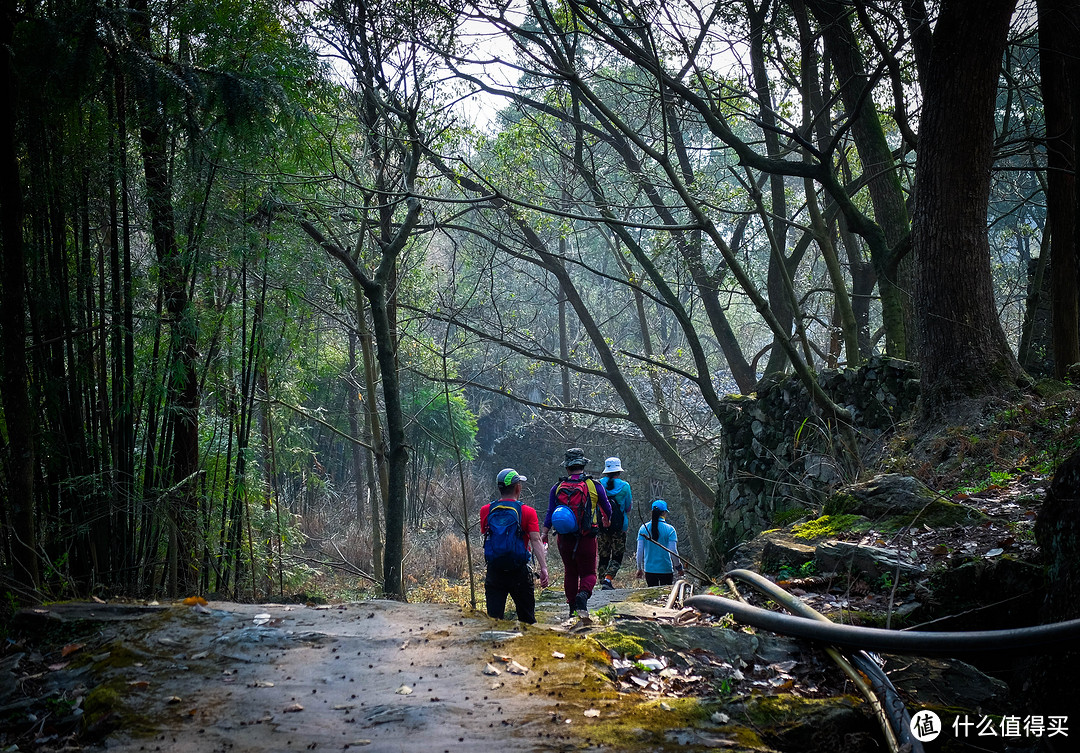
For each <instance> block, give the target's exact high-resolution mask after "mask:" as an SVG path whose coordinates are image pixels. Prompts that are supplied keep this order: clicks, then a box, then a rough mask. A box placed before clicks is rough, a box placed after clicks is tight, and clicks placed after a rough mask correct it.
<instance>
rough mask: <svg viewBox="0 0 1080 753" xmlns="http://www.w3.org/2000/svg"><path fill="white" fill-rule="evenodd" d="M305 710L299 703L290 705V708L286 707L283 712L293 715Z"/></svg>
mask: <svg viewBox="0 0 1080 753" xmlns="http://www.w3.org/2000/svg"><path fill="white" fill-rule="evenodd" d="M303 710H304V707H303V706H301V705H300V704H299V703H290V704H289V705H288V706H286V707H285V708H284V709H282V711H284V712H285V713H286V714H291V713H294V712H296V711H303Z"/></svg>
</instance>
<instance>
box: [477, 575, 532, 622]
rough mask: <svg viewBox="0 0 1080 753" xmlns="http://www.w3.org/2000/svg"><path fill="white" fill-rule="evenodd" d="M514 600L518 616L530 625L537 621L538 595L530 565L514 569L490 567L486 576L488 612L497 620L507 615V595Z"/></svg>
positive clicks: (485, 590) (485, 589)
mask: <svg viewBox="0 0 1080 753" xmlns="http://www.w3.org/2000/svg"><path fill="white" fill-rule="evenodd" d="M507 596H509V597H510V598H511V599H513V600H514V609H515V610H517V618H518V619H519V620H521V621H522V622H527V623H529V624H530V625H531V624H533V623H534V622H536V596H535V595H534V594H533V574H532V570H530V569H529V566H528V565H522V566H521V567H519V568H516V569H514V570H495V569H492V568H490V567H489V568H488V571H487V577H486V578H484V599H485V600H486V601H487V613H488V614H489V615H490V616H492V617H494V618H495V619H497V620H501V619H503V618H504V617H505V615H506V597H507Z"/></svg>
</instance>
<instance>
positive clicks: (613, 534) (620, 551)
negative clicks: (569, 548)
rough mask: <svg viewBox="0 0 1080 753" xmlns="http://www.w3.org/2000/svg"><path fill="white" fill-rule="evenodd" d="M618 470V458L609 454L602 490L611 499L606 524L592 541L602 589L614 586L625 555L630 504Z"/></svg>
mask: <svg viewBox="0 0 1080 753" xmlns="http://www.w3.org/2000/svg"><path fill="white" fill-rule="evenodd" d="M622 472H623V467H622V461H621V460H619V459H618V458H615V457H612V458H608V459H607V460H605V461H604V475H603V476H602V479H603V487H604V491H605V492H607V498H608V501H609V502H611V521H610V524H609V525H608V526H607V527H606V528H601V529H600V535H599V536H598V537H597V541H596V544H597V551H598V553H599V556H600V558H599V561H598V562H597V565H596V572H598V573H599V574H600V575H602V576H603V578H604V581H603V583H601V584H600V588H601V590H604V591H610V590H612V589H613V588H615V586H614V584H613V582H612V581H614V580H615V576H616V575H618V574H619V568H620V567H621V566H622V561H623V558H624V557H625V556H626V531H627V529H628V528H629V527H630V510H632V509H633V505H634V499H633V496H632V494H631V491H630V484H628V483H627V482H626V481H625V480H623V479H621V478H619V475H620V474H621V473H622Z"/></svg>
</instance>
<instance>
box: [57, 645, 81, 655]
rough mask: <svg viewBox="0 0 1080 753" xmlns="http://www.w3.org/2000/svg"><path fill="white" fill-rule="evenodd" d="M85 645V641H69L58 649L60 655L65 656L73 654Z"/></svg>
mask: <svg viewBox="0 0 1080 753" xmlns="http://www.w3.org/2000/svg"><path fill="white" fill-rule="evenodd" d="M85 645H86V644H85V643H69V644H67V645H66V646H64V647H63V648H62V649H60V655H61V656H67V655H68V654H73V653H75V652H76V651H78V650H79V649H80V648H82V647H83V646H85Z"/></svg>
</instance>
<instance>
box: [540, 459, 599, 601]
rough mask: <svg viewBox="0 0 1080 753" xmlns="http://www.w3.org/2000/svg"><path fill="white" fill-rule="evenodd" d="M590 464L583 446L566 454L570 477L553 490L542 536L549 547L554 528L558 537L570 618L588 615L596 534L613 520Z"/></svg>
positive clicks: (561, 481)
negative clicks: (588, 468) (548, 543)
mask: <svg viewBox="0 0 1080 753" xmlns="http://www.w3.org/2000/svg"><path fill="white" fill-rule="evenodd" d="M588 463H589V459H588V458H587V457H585V452H584V451H583V450H582V449H581V448H580V447H573V448H571V449H569V450H567V451H566V460H565V461H564V462H563V466H564V467H565V468H566V473H567V475H566V476H565V477H564V478H561V479H559V481H558V483H556V484H555V485H554V486H553V487H551V492H550V494H549V495H548V511H547V515H546V516H545V517H544V534H543V536H542V537H541V539H542V540H543V542H544V543H545V544H546V543H547V542H548V537H549V535H550V534H551V529H552V528H554V529H555V531H556V533H558V534H559V556H561V557H562V561H563V568H564V570H565V575H564V576H563V592H564V593H565V594H566V603H567V605H568V606H569V607H570V616H571V617H574V616H575V615H576V616H578V617H581V618H587V617H588V616H589V597H591V596H592V592H593V588H594V587H595V586H596V534H597V531H599V530H600V527H601V525H604V526H606V525H608V523H609V521H610V520H611V503H610V502H608V498H607V493H606V492H605V491H604V487H603V485H602V484H600V483H598V482H597V481H596V479H594V478H592V477H591V476H588V475H586V473H585V466H586V465H588Z"/></svg>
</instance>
